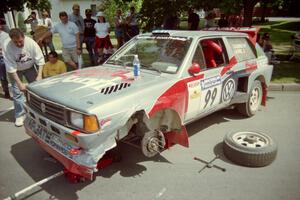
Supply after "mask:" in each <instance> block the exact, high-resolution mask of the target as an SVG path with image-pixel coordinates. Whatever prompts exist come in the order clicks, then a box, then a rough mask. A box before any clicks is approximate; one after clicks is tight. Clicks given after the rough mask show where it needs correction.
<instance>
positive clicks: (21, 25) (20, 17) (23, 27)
mask: <svg viewBox="0 0 300 200" xmlns="http://www.w3.org/2000/svg"><path fill="white" fill-rule="evenodd" d="M18 27H19V28H20V29H21V30H22V31H23V32H24V33H26V25H25V24H24V17H23V14H22V13H20V12H19V13H18Z"/></svg>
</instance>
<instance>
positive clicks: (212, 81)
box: [200, 76, 221, 90]
mask: <svg viewBox="0 0 300 200" xmlns="http://www.w3.org/2000/svg"><path fill="white" fill-rule="evenodd" d="M200 84H201V89H202V90H206V89H208V88H211V87H214V86H216V85H220V84H221V76H214V77H211V78H207V79H204V80H201V82H200Z"/></svg>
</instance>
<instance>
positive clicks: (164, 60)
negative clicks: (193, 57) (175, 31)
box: [106, 36, 191, 74]
mask: <svg viewBox="0 0 300 200" xmlns="http://www.w3.org/2000/svg"><path fill="white" fill-rule="evenodd" d="M190 44H191V39H187V38H184V37H153V36H138V37H136V38H135V39H133V40H131V41H130V42H129V43H127V44H126V46H125V47H123V48H122V49H121V50H120V51H117V52H116V53H115V54H114V55H113V56H111V57H110V58H109V60H107V61H106V63H107V64H115V65H121V66H132V61H133V58H134V55H138V58H139V60H140V65H141V68H142V69H148V70H154V71H159V72H164V73H171V74H173V73H176V72H177V71H178V69H179V68H180V66H181V63H182V61H183V60H184V57H185V55H186V53H187V51H188V49H189V47H190Z"/></svg>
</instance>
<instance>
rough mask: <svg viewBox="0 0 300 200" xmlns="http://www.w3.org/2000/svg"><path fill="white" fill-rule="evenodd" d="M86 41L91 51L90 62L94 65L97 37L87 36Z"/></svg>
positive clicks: (87, 47)
mask: <svg viewBox="0 0 300 200" xmlns="http://www.w3.org/2000/svg"><path fill="white" fill-rule="evenodd" d="M84 42H85V45H86V50H87V51H88V52H89V57H90V62H91V64H92V65H95V64H96V56H95V52H94V46H95V37H85V38H84Z"/></svg>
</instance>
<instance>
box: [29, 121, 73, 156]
mask: <svg viewBox="0 0 300 200" xmlns="http://www.w3.org/2000/svg"><path fill="white" fill-rule="evenodd" d="M28 125H29V127H30V128H31V130H32V131H33V132H34V134H36V135H37V136H38V137H39V138H41V139H42V140H43V141H44V142H46V143H47V144H48V145H50V146H51V147H52V148H54V149H56V150H58V151H59V152H61V153H63V154H64V155H65V156H67V157H69V158H72V155H71V154H69V150H70V149H72V146H71V145H69V144H67V143H65V142H63V141H62V140H61V138H60V137H59V136H57V135H55V134H54V133H51V132H50V131H48V130H47V129H46V128H45V127H43V126H42V125H40V124H37V123H36V122H35V121H34V120H31V121H30V122H29V123H28Z"/></svg>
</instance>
